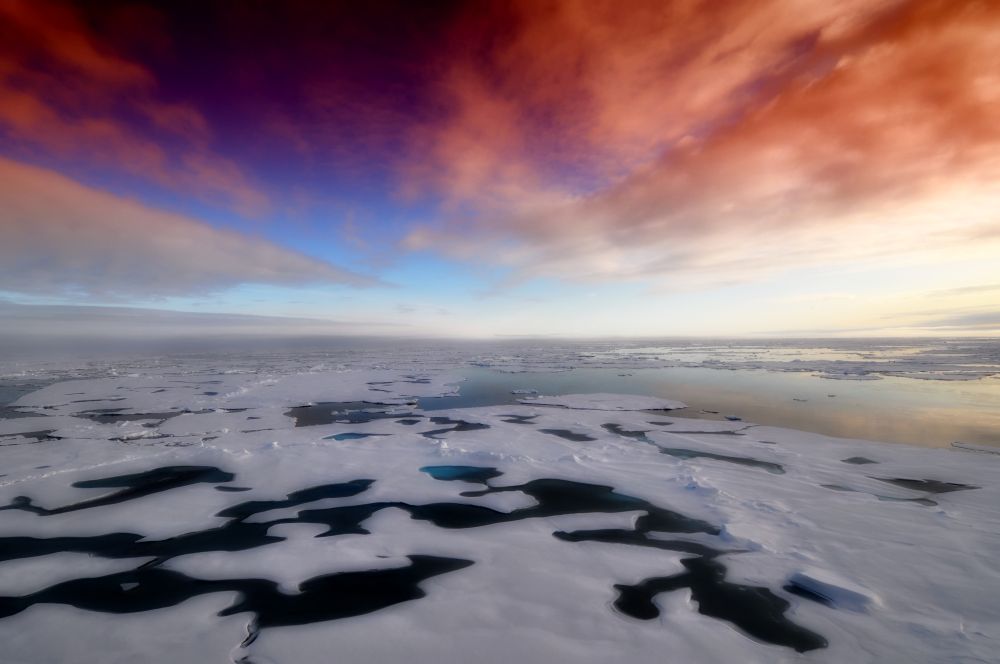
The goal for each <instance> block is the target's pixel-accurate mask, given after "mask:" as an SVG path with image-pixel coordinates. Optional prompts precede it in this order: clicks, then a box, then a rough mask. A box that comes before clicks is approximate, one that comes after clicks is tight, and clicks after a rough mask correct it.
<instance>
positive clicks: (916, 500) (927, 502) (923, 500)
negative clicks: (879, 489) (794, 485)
mask: <svg viewBox="0 0 1000 664" xmlns="http://www.w3.org/2000/svg"><path fill="white" fill-rule="evenodd" d="M820 486H821V487H823V488H824V489H830V490H831V491H844V492H848V493H864V494H868V495H869V496H875V497H876V498H878V499H879V500H882V501H885V502H891V503H916V504H918V505H924V506H926V507H934V506H935V505H937V502H936V501H933V500H931V499H930V498H897V497H895V496H883V495H881V494H878V493H871V492H870V491H861V490H860V489H852V488H851V487H849V486H844V485H842V484H820Z"/></svg>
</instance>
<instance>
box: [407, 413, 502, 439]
mask: <svg viewBox="0 0 1000 664" xmlns="http://www.w3.org/2000/svg"><path fill="white" fill-rule="evenodd" d="M431 422H433V423H434V424H445V425H448V426H446V427H445V428H443V429H432V430H431V431H424V432H422V433H421V434H420V435H421V436H424V437H425V438H437V437H438V436H440V435H442V434H446V433H461V432H463V431H481V430H483V429H489V428H490V425H488V424H481V423H479V422H466V421H465V420H453V419H451V418H450V417H432V418H431Z"/></svg>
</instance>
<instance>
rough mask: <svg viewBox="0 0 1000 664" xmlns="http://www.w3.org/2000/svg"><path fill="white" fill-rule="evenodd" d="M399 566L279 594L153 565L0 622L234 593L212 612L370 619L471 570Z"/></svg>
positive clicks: (39, 595) (2, 608)
mask: <svg viewBox="0 0 1000 664" xmlns="http://www.w3.org/2000/svg"><path fill="white" fill-rule="evenodd" d="M408 558H409V561H410V564H409V565H407V566H406V567H397V568H391V569H375V570H367V571H361V572H341V573H336V574H327V575H323V576H316V577H313V578H311V579H309V580H307V581H304V582H302V583H301V584H300V585H299V592H298V593H297V594H294V595H289V594H286V593H284V592H281V590H279V588H278V584H277V583H275V582H274V581H269V580H267V579H226V580H222V581H208V580H203V579H197V578H194V577H190V576H187V575H185V574H182V573H180V572H175V571H172V570H166V569H162V568H157V567H140V568H138V569H135V570H132V571H129V572H122V573H119V574H109V575H107V576H101V577H96V578H88V579H75V580H72V581H66V582H64V583H59V584H56V585H54V586H51V587H49V588H46V589H44V590H41V591H39V592H36V593H32V594H30V595H25V596H23V597H0V618H5V617H8V616H12V615H14V614H17V613H20V612H21V611H24V610H25V609H27V608H29V607H31V606H34V605H35V604H65V605H68V606H73V607H76V608H78V609H85V610H87V611H99V612H102V613H116V614H123V613H138V612H142V611H152V610H155V609H163V608H167V607H171V606H176V605H178V604H180V603H182V602H185V601H187V600H188V599H191V598H193V597H197V596H199V595H204V594H208V593H216V592H231V591H236V592H239V593H240V599H239V600H238V601H237V602H236V603H235V604H233V605H232V606H231V607H229V608H227V609H224V610H223V611H221V612H220V613H219V615H220V616H228V615H233V614H237V613H243V612H251V613H253V614H255V619H254V628H255V629H263V628H266V627H276V626H283V625H306V624H309V623H315V622H322V621H326V620H337V619H340V618H349V617H352V616H360V615H364V614H366V613H372V612H373V611H378V610H380V609H384V608H386V607H389V606H392V605H394V604H399V603H401V602H406V601H409V600H414V599H420V598H421V597H424V596H426V593H425V592H424V591H423V590H422V589H421V588H420V585H419V584H420V583H421V582H422V581H425V580H426V579H429V578H431V577H434V576H439V575H441V574H447V573H449V572H454V571H456V570H459V569H462V568H465V567H469V566H470V565H472V564H473V563H472V561H471V560H464V559H461V558H444V557H439V556H422V555H412V556H408Z"/></svg>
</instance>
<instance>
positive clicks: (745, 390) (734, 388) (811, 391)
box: [420, 367, 1000, 447]
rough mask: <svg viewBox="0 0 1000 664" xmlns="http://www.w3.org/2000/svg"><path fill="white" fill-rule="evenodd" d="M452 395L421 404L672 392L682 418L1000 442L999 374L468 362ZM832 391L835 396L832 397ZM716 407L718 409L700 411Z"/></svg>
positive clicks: (936, 443) (927, 441)
mask: <svg viewBox="0 0 1000 664" xmlns="http://www.w3.org/2000/svg"><path fill="white" fill-rule="evenodd" d="M459 373H460V374H461V375H462V376H464V377H465V379H466V380H465V381H464V382H462V383H461V384H460V393H459V395H458V396H456V397H438V398H432V399H420V406H421V408H424V409H425V410H437V409H443V408H465V407H472V406H490V405H499V404H514V403H517V401H518V399H521V398H524V395H518V394H511V391H512V390H529V389H533V390H538V392H539V393H541V394H571V393H594V392H618V393H625V394H643V395H650V396H658V397H665V398H670V399H679V400H680V401H683V402H685V403H686V404H688V408H687V409H684V410H680V411H675V414H676V415H678V416H681V417H700V418H706V417H707V418H713V419H718V418H722V417H724V416H727V415H729V416H736V417H741V418H743V419H744V420H746V421H749V422H754V423H756V424H765V425H771V426H780V427H788V428H793V429H801V430H804V431H812V432H816V433H822V434H826V435H830V436H838V437H844V438H863V439H866V440H881V441H888V442H896V443H909V444H913V445H925V446H931V447H947V446H949V445H951V443H952V442H955V441H961V442H964V443H975V444H981V445H995V446H1000V379H997V378H984V379H980V380H974V381H932V380H915V379H912V378H894V377H886V378H883V379H881V380H871V381H854V380H829V379H826V378H820V377H818V376H816V375H812V374H808V373H796V372H774V371H764V370H747V369H741V370H722V369H706V368H680V367H678V368H661V369H636V370H632V371H630V372H628V373H626V374H623V372H621V371H620V370H616V369H603V368H579V369H573V370H570V371H559V372H537V373H502V372H499V371H495V370H492V369H488V368H480V367H473V368H469V369H464V370H462V371H460V372H459ZM831 395H832V396H831ZM704 411H716V413H711V412H704Z"/></svg>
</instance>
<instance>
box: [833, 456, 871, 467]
mask: <svg viewBox="0 0 1000 664" xmlns="http://www.w3.org/2000/svg"><path fill="white" fill-rule="evenodd" d="M841 462H843V463H850V464H854V465H855V466H864V465H866V464H869V463H878V461H873V460H871V459H869V458H868V457H863V456H852V457H848V458H846V459H841Z"/></svg>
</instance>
